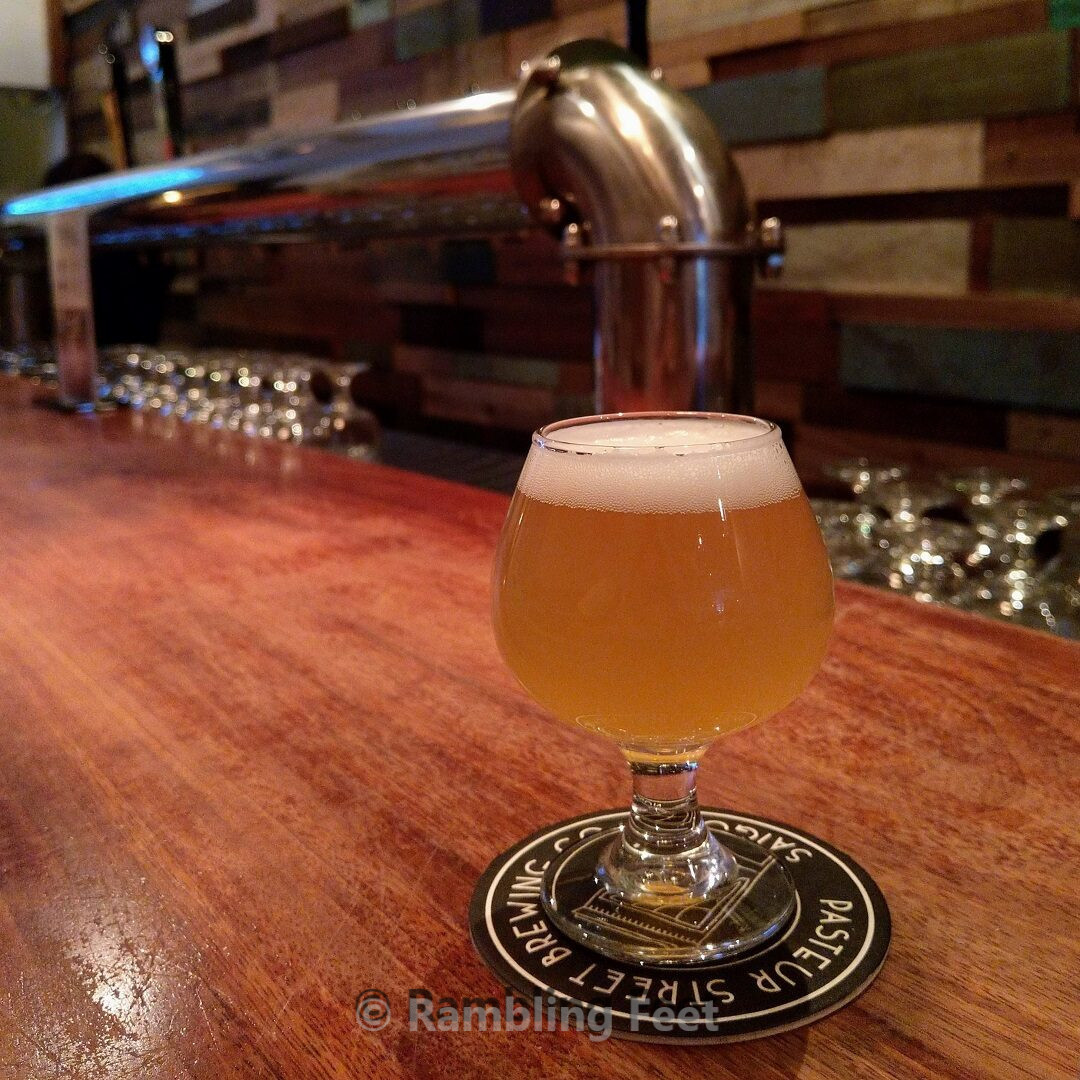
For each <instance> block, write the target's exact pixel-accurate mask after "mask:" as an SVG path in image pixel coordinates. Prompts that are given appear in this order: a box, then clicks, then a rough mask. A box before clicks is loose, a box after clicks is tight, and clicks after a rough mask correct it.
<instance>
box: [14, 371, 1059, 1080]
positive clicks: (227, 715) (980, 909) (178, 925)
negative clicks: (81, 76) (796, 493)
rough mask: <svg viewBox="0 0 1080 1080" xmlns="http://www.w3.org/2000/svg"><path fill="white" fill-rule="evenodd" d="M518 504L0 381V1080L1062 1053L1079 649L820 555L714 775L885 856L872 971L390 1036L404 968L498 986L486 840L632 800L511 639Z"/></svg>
mask: <svg viewBox="0 0 1080 1080" xmlns="http://www.w3.org/2000/svg"><path fill="white" fill-rule="evenodd" d="M505 508H506V500H505V499H504V498H502V497H500V496H496V495H492V494H488V493H485V492H481V491H478V490H473V489H470V488H465V487H459V486H455V485H452V484H447V483H444V482H441V481H436V480H431V479H426V478H424V477H420V476H416V475H413V474H410V473H405V472H400V471H396V470H393V469H389V468H384V467H381V466H373V465H363V464H358V463H354V462H350V461H346V460H343V459H338V458H335V457H332V456H330V455H328V454H323V453H320V452H317V451H308V450H297V449H295V448H292V447H279V446H274V445H270V444H267V443H265V442H259V441H252V440H245V439H242V438H239V437H231V436H229V437H226V436H222V435H219V434H215V433H213V432H211V431H208V430H206V429H200V428H193V427H188V426H185V425H182V424H178V423H173V424H171V425H170V424H169V423H168V421H166V420H163V419H162V418H160V417H153V416H140V415H131V414H124V413H117V414H114V415H110V416H106V417H102V418H93V417H91V418H86V417H64V416H60V415H56V414H53V413H50V412H47V411H43V410H40V409H35V408H31V407H30V406H29V404H28V393H27V391H26V390H25V389H13V388H12V387H11V386H7V387H6V388H4V389H3V390H2V392H0V548H2V560H3V561H2V566H3V585H2V588H0V731H2V749H0V1080H24V1078H26V1080H46V1078H51V1077H74V1078H78V1080H126V1078H129V1077H130V1078H135V1077H139V1078H144V1077H151V1078H158V1077H163V1078H164V1077H207V1078H211V1077H212V1078H225V1077H281V1078H287V1080H297V1078H306V1077H318V1078H324V1077H325V1078H329V1077H380V1078H381V1077H403V1078H405V1077H407V1078H426V1077H446V1078H459V1077H463V1078H471V1077H483V1078H487V1077H490V1078H494V1080H515V1078H518V1077H528V1078H532V1077H537V1078H540V1077H544V1078H547V1077H581V1078H591V1077H601V1076H613V1077H615V1076H617V1077H627V1078H644V1077H672V1078H686V1077H730V1078H739V1080H757V1078H772V1077H777V1078H779V1077H805V1078H811V1077H813V1078H819V1077H822V1078H824V1077H829V1078H837V1080H839V1078H845V1080H848V1078H860V1080H866V1078H878V1077H880V1078H896V1077H927V1078H930V1077H932V1078H934V1080H951V1078H959V1077H1031V1078H1035V1080H1048V1078H1057V1077H1063V1078H1064V1077H1069V1078H1071V1080H1075V1078H1076V1076H1077V1070H1078V1064H1080V1035H1078V1028H1077V1023H1078V1021H1077V1016H1078V1008H1080V988H1078V973H1080V948H1078V934H1080V930H1078V928H1080V917H1078V909H1080V886H1078V880H1080V875H1078V870H1080V841H1078V836H1080V828H1078V825H1080V821H1078V817H1080V815H1078V802H1080V796H1078V787H1080V783H1078V782H1080V769H1078V753H1077V750H1078V745H1077V744H1078V739H1077V732H1078V712H1080V710H1078V704H1080V690H1078V674H1080V648H1077V646H1075V645H1073V644H1070V643H1067V642H1064V641H1058V640H1055V639H1053V638H1050V637H1048V636H1043V635H1036V634H1034V633H1030V632H1027V631H1023V630H1016V629H1012V628H1009V627H1004V626H998V625H996V624H993V623H990V622H986V621H982V620H979V619H976V618H973V617H967V616H963V615H959V614H954V613H951V612H947V611H943V610H938V609H930V608H925V607H921V606H919V605H916V604H915V603H912V602H909V601H907V600H903V599H899V598H893V597H890V596H886V595H880V594H877V593H873V592H870V591H867V590H863V589H859V588H853V587H846V586H840V587H838V589H837V594H838V601H839V606H838V617H837V623H836V631H835V635H834V638H833V641H832V645H831V649H830V652H829V655H828V658H827V660H826V662H825V665H824V667H823V669H822V671H821V673H820V674H819V675H818V677H817V678H816V679H815V681H814V683H813V684H812V686H811V687H810V689H809V690H808V691H807V692H806V693H805V694H804V695H803V696H802V698H801V699H800V700H799V701H798V702H797V703H796V704H795V705H793V706H791V707H790V708H789V709H787V710H786V711H785V712H784V713H782V714H781V715H779V716H777V717H776V718H775V719H773V720H771V721H769V722H767V723H765V724H763V725H761V726H760V727H758V728H755V729H752V730H749V731H746V732H743V733H740V734H737V735H735V736H732V737H731V738H730V739H728V740H727V742H725V743H724V744H723V747H722V750H721V749H719V748H717V749H716V750H714V751H713V753H711V754H710V755H709V757H708V759H707V760H706V764H705V768H704V769H703V770H702V796H703V800H704V802H705V803H707V804H712V805H719V806H730V807H736V808H738V809H740V810H743V811H746V812H748V813H752V814H759V815H762V816H767V817H768V816H771V817H774V818H777V819H779V820H781V821H789V822H791V823H793V824H796V825H799V826H801V827H803V828H805V829H806V830H808V831H810V832H812V833H814V834H816V835H818V836H820V837H823V838H824V839H827V840H829V841H831V842H832V843H834V844H835V845H837V846H838V847H840V848H841V849H843V850H846V851H848V852H850V853H851V854H852V855H853V856H854V857H855V858H856V859H857V860H858V861H859V862H861V863H862V864H863V865H864V866H865V867H866V868H867V869H868V870H869V871H870V873H871V874H873V876H874V877H875V878H876V880H877V881H878V883H879V884H880V885H881V887H882V889H883V891H884V893H885V895H886V897H887V898H888V901H889V904H890V906H891V909H892V917H893V943H892V949H891V952H890V955H889V957H888V959H887V960H886V962H885V966H884V968H883V970H882V972H881V974H880V976H879V977H878V979H877V981H876V982H875V983H874V984H873V985H872V986H871V987H870V988H869V989H868V990H867V991H866V993H865V994H863V995H862V996H861V997H859V998H858V999H857V1000H856V1001H855V1002H854V1003H852V1004H851V1005H849V1006H848V1007H846V1008H844V1009H841V1010H840V1011H839V1012H836V1013H834V1014H833V1015H831V1016H829V1017H827V1018H825V1019H823V1020H820V1021H819V1022H818V1023H816V1024H813V1025H812V1026H809V1027H805V1028H802V1029H799V1030H795V1031H791V1032H788V1033H786V1034H782V1035H777V1036H774V1037H772V1038H768V1039H764V1040H758V1041H753V1042H745V1043H738V1044H732V1045H724V1046H709V1047H701V1048H696V1049H692V1048H672V1047H665V1046H655V1045H647V1044H643V1043H633V1042H626V1041H617V1040H614V1039H612V1040H610V1041H607V1042H590V1041H589V1040H588V1039H587V1038H586V1037H585V1036H583V1035H580V1034H575V1033H572V1032H546V1033H533V1032H520V1033H497V1034H496V1033H478V1032H472V1033H466V1032H461V1033H431V1032H424V1031H419V1032H415V1033H414V1032H410V1031H409V1030H408V1025H407V1023H406V1020H405V1015H406V1012H405V1010H406V999H407V994H408V990H409V988H412V987H424V988H427V989H429V990H430V991H431V992H432V993H433V994H434V995H435V996H436V997H438V996H443V995H446V996H451V997H454V998H458V999H460V998H461V997H463V996H485V997H486V996H491V995H493V994H498V993H499V992H500V990H501V987H500V986H499V984H498V983H497V982H496V980H495V978H494V977H493V976H492V975H490V974H489V973H488V971H487V970H486V969H485V968H484V967H483V965H482V964H481V963H480V961H479V960H478V958H477V956H476V955H475V953H474V952H473V948H472V945H471V944H470V941H469V935H468V929H467V918H466V912H467V907H468V903H469V898H470V896H471V893H472V890H473V887H474V885H475V883H476V880H477V878H478V876H479V875H480V873H481V871H482V870H483V869H484V867H485V866H486V865H487V863H488V862H489V861H490V859H491V858H492V857H494V855H495V854H496V853H498V852H500V851H502V850H503V849H505V848H506V847H508V846H509V845H511V844H512V843H513V842H514V841H516V840H517V839H519V838H521V837H523V836H525V835H526V834H528V833H530V832H533V831H535V830H537V829H539V828H540V827H541V826H543V825H545V824H547V823H549V822H553V821H557V820H560V819H563V818H566V817H569V816H571V815H572V814H576V813H582V812H585V811H587V810H590V809H597V808H602V807H609V806H613V805H620V804H623V803H624V802H625V801H626V799H627V798H628V781H627V777H626V775H625V767H624V766H623V764H622V763H621V760H620V758H619V756H618V754H617V753H616V751H615V750H614V748H613V747H612V746H609V745H607V744H605V743H604V742H603V741H602V740H599V739H597V738H594V737H592V736H589V735H587V734H585V733H584V732H581V731H576V730H572V729H570V728H568V727H563V726H561V725H559V724H557V723H556V722H554V721H552V720H551V719H549V718H548V717H547V716H545V715H544V714H543V713H542V712H541V711H540V709H539V708H537V707H536V706H534V705H533V704H532V703H531V702H530V701H529V700H528V698H527V697H526V696H525V694H524V693H523V692H522V691H521V690H519V689H518V687H517V686H516V684H515V683H514V680H513V678H512V677H511V675H510V674H509V672H508V671H507V670H506V669H505V668H504V667H503V665H502V663H501V661H500V659H499V657H498V655H497V652H496V649H495V645H494V642H493V639H492V633H491V629H490V625H489V574H490V565H491V558H492V551H493V547H494V543H495V539H496V536H497V534H498V530H499V527H500V524H501V519H502V516H503V514H504V512H505ZM718 677H722V673H718ZM368 988H378V989H381V990H383V991H384V992H385V993H386V995H387V996H388V998H389V1001H390V1005H391V1008H392V1009H393V1010H395V1015H394V1017H393V1018H392V1020H391V1022H390V1023H389V1024H388V1026H387V1027H385V1028H384V1029H383V1030H382V1031H380V1032H377V1033H374V1032H365V1031H363V1030H361V1029H360V1027H359V1026H358V1024H357V1020H356V1017H355V1014H354V1003H355V1000H356V997H357V995H358V994H359V993H360V992H361V991H363V990H365V989H368Z"/></svg>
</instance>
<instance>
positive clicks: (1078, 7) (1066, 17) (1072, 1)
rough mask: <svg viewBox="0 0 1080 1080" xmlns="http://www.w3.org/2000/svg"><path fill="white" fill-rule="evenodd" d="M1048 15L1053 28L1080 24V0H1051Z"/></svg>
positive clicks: (1060, 28)
mask: <svg viewBox="0 0 1080 1080" xmlns="http://www.w3.org/2000/svg"><path fill="white" fill-rule="evenodd" d="M1047 15H1048V16H1049V22H1050V27H1051V29H1053V30H1069V29H1071V28H1073V27H1077V26H1080V0H1050V2H1049V4H1048V6H1047Z"/></svg>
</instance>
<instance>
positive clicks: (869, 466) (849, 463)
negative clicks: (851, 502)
mask: <svg viewBox="0 0 1080 1080" xmlns="http://www.w3.org/2000/svg"><path fill="white" fill-rule="evenodd" d="M821 471H822V472H823V473H824V474H825V475H826V476H828V477H830V478H831V479H833V480H839V481H840V482H841V483H843V484H847V485H848V487H850V488H851V490H852V492H853V493H854V494H855V496H856V497H860V496H862V495H865V494H866V492H867V490H868V489H869V488H870V486H871V485H873V484H880V483H883V482H885V481H887V480H904V479H906V478H907V476H908V474H909V473H910V471H911V470H910V469H909V468H908V466H907V465H905V464H903V463H902V462H887V461H880V462H879V461H873V460H871V459H870V458H865V457H853V458H839V459H838V460H836V461H830V462H827V463H826V464H825V465H823V466H822V469H821Z"/></svg>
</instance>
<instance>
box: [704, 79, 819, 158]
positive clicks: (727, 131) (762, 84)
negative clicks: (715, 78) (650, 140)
mask: <svg viewBox="0 0 1080 1080" xmlns="http://www.w3.org/2000/svg"><path fill="white" fill-rule="evenodd" d="M690 96H691V97H692V98H693V99H694V100H695V101H696V102H697V103H698V105H700V106H701V107H702V108H703V109H704V110H705V112H706V113H707V114H708V116H709V119H710V120H712V122H713V123H714V124H715V125H716V129H717V130H718V131H719V132H720V134H721V135H722V136H723V137H724V138H725V140H727V142H728V144H729V145H731V146H737V145H740V144H742V143H760V142H775V141H778V140H781V139H799V138H806V137H810V136H814V135H821V134H823V133H824V131H825V122H826V116H825V69H824V68H821V67H807V68H795V69H794V70H792V71H781V72H776V73H767V74H764V75H749V76H747V77H746V78H743V79H727V80H724V81H722V82H714V83H710V84H709V85H708V86H702V87H699V88H698V89H696V90H691V91H690Z"/></svg>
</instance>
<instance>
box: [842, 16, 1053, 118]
mask: <svg viewBox="0 0 1080 1080" xmlns="http://www.w3.org/2000/svg"><path fill="white" fill-rule="evenodd" d="M1069 67H1070V64H1069V35H1068V34H1067V33H1064V32H1061V31H1040V32H1039V33H1035V34H1017V35H1015V36H1013V37H1005V38H995V39H993V40H990V41H980V42H976V43H975V44H973V45H958V46H949V47H946V48H939V49H924V50H920V51H918V52H910V53H900V54H898V55H896V56H889V57H885V58H884V59H880V60H868V61H863V62H860V63H857V64H846V65H841V66H839V67H837V68H834V69H833V70H831V71H830V72H829V75H828V100H829V111H830V120H831V123H832V126H833V127H835V128H838V129H839V128H873V127H888V126H890V125H898V124H917V123H930V122H935V121H945V120H965V119H970V118H975V117H980V116H1011V115H1015V114H1019V113H1029V112H1054V111H1055V110H1058V109H1065V108H1067V107H1068V105H1069Z"/></svg>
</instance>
